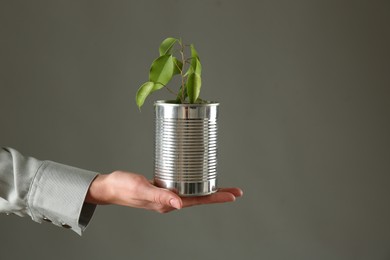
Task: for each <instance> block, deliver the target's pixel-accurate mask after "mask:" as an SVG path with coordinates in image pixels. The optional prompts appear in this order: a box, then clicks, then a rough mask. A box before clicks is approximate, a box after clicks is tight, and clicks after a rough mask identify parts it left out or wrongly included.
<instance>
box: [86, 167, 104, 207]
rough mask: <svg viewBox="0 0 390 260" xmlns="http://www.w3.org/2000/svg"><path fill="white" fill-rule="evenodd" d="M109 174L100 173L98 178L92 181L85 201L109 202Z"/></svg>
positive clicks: (92, 202)
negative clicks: (107, 183) (107, 187)
mask: <svg viewBox="0 0 390 260" xmlns="http://www.w3.org/2000/svg"><path fill="white" fill-rule="evenodd" d="M107 177H108V175H106V174H98V175H97V176H96V178H95V179H94V180H93V181H92V182H91V185H90V186H89V189H88V192H87V195H86V197H85V202H88V203H91V204H107V203H108V202H107V197H108V196H107V194H108V192H107V189H106V186H107V185H106V182H107Z"/></svg>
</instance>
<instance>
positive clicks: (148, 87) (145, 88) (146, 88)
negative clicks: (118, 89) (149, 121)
mask: <svg viewBox="0 0 390 260" xmlns="http://www.w3.org/2000/svg"><path fill="white" fill-rule="evenodd" d="M154 85H155V84H154V83H153V82H150V81H148V82H145V83H144V84H142V86H141V87H140V88H139V89H138V91H137V94H136V96H135V101H136V102H137V106H138V108H139V109H141V107H142V105H143V104H144V102H145V99H146V98H147V97H148V96H149V94H150V93H152V91H153V87H154Z"/></svg>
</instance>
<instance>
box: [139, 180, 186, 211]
mask: <svg viewBox="0 0 390 260" xmlns="http://www.w3.org/2000/svg"><path fill="white" fill-rule="evenodd" d="M147 198H148V200H149V201H151V202H154V203H158V204H160V205H165V206H169V207H173V208H175V209H181V208H182V207H183V202H182V200H181V198H180V197H179V196H178V195H177V194H176V193H174V192H172V191H169V190H167V189H162V188H158V187H156V186H153V185H150V188H149V189H148V191H147Z"/></svg>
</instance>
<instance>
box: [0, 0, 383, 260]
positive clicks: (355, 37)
mask: <svg viewBox="0 0 390 260" xmlns="http://www.w3.org/2000/svg"><path fill="white" fill-rule="evenodd" d="M389 13H390V4H389V1H242V0H240V1H222V0H220V1H178V0H177V1H174V0H169V1H159V0H154V1H5V0H2V1H0V118H1V123H0V124H1V127H0V143H1V145H4V146H11V147H14V148H16V149H18V150H19V151H20V152H22V153H24V154H26V155H31V156H34V157H36V158H39V159H50V160H53V161H57V162H61V163H65V164H70V165H73V166H76V167H80V168H85V169H90V170H95V171H99V172H103V173H109V172H111V171H114V170H116V169H122V170H128V171H133V172H138V173H142V174H144V175H145V176H147V177H149V178H150V177H151V176H152V171H153V110H152V104H153V100H156V99H166V98H168V97H170V94H169V93H168V92H167V91H162V92H161V93H158V94H156V95H154V97H153V98H151V99H149V100H148V101H147V102H146V104H145V107H144V109H143V111H142V112H141V113H140V112H139V111H138V109H137V107H136V105H135V102H134V95H135V93H136V90H137V88H138V86H139V85H140V84H141V83H143V82H144V81H146V80H147V75H148V69H149V66H150V64H151V62H152V60H153V59H154V58H156V56H157V48H158V45H159V43H160V42H161V40H162V39H164V38H165V37H168V36H174V37H183V40H184V41H185V42H187V43H194V44H195V46H196V47H197V49H198V52H199V55H200V58H201V60H202V64H203V89H202V93H201V94H202V97H203V98H206V99H210V100H218V101H220V102H221V117H220V133H219V137H220V156H219V159H220V160H219V173H220V184H221V186H238V187H241V188H242V189H243V190H244V192H245V196H244V197H243V198H242V199H239V200H238V201H236V202H235V203H232V204H225V205H213V206H201V207H196V208H190V209H185V210H182V211H180V212H174V213H170V214H165V215H163V214H158V213H154V212H148V211H143V210H139V209H129V208H122V207H117V206H101V207H99V208H98V209H97V212H96V214H95V216H94V219H93V220H92V223H91V225H90V226H89V228H88V229H87V231H86V233H84V235H83V236H82V237H78V236H77V235H76V234H75V233H73V232H71V231H69V230H63V229H61V228H58V227H55V226H53V225H50V224H47V223H45V224H42V225H39V224H36V223H34V222H32V221H31V220H30V219H29V218H19V217H16V216H5V215H1V216H0V254H1V255H0V258H1V259H22V258H28V259H83V258H84V259H332V260H336V259H354V260H355V259H390V208H389V198H390V189H389V181H390V175H389V173H390V150H389V149H390V148H389V147H390V138H389V133H390V122H389V120H390V117H389V114H390V102H389V94H390V91H389V87H390V79H389V77H390V65H389V60H390V50H389V47H390V37H389V36H390V29H389V25H390V15H389Z"/></svg>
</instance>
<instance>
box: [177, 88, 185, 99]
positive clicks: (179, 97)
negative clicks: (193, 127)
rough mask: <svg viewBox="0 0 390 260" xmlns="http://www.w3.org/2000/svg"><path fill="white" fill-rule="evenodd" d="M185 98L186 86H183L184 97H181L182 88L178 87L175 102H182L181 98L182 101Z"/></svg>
mask: <svg viewBox="0 0 390 260" xmlns="http://www.w3.org/2000/svg"><path fill="white" fill-rule="evenodd" d="M186 98H187V88H184V97H183V88H182V87H180V90H179V93H178V94H177V96H176V102H178V103H182V99H183V102H184V100H185V99H186Z"/></svg>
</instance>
